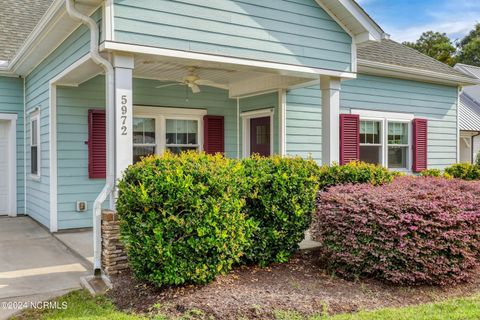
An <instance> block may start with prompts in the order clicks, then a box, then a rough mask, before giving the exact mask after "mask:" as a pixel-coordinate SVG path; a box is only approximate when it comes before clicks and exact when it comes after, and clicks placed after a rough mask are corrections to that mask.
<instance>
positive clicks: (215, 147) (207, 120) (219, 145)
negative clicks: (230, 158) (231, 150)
mask: <svg viewBox="0 0 480 320" xmlns="http://www.w3.org/2000/svg"><path fill="white" fill-rule="evenodd" d="M203 129H204V134H203V140H204V145H203V151H205V152H206V153H208V154H215V153H224V152H225V117H223V116H205V117H203Z"/></svg>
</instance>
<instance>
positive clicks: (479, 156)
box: [475, 152, 480, 166]
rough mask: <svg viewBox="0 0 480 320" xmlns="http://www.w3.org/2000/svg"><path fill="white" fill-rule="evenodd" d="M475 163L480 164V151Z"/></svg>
mask: <svg viewBox="0 0 480 320" xmlns="http://www.w3.org/2000/svg"><path fill="white" fill-rule="evenodd" d="M475 164H476V165H477V166H480V152H478V153H477V156H476V157H475Z"/></svg>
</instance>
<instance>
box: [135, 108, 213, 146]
mask: <svg viewBox="0 0 480 320" xmlns="http://www.w3.org/2000/svg"><path fill="white" fill-rule="evenodd" d="M206 115H207V110H205V109H187V108H170V107H147V106H134V107H133V117H134V118H148V119H155V144H156V148H155V151H156V154H157V155H162V154H163V153H164V152H165V150H167V137H166V135H167V131H166V128H167V126H166V125H167V119H169V120H170V119H171V120H194V121H197V122H198V137H197V139H198V141H197V145H195V146H198V151H199V152H201V151H203V117H204V116H206ZM137 146H138V144H137ZM169 146H171V145H169ZM176 146H184V147H189V146H193V145H176Z"/></svg>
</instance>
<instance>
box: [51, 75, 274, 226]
mask: <svg viewBox="0 0 480 320" xmlns="http://www.w3.org/2000/svg"><path fill="white" fill-rule="evenodd" d="M159 84H160V83H159V82H158V81H152V80H145V79H134V81H133V102H134V105H138V106H156V107H176V108H191V109H206V110H207V113H208V114H209V115H222V116H224V117H225V151H226V155H227V156H228V157H232V158H235V157H237V123H238V121H237V101H236V100H235V99H230V98H229V97H228V92H227V91H226V90H220V89H215V88H210V87H202V92H201V93H199V94H195V95H192V94H191V93H189V96H188V99H187V96H186V90H185V88H184V87H181V86H179V87H169V88H165V89H156V88H155V87H156V86H158V85H159ZM104 88H105V85H104V78H103V77H101V76H99V77H96V78H94V79H92V80H90V81H88V82H86V83H84V84H82V85H81V86H79V87H77V88H73V87H71V88H68V87H65V88H59V89H58V93H57V97H58V101H57V103H58V109H57V110H58V111H57V132H58V151H57V153H58V219H59V228H60V229H68V228H80V227H90V226H92V218H91V217H92V214H91V210H92V206H93V201H94V200H95V198H96V197H97V195H98V193H99V192H100V190H101V188H102V186H103V184H104V182H105V181H104V180H102V179H100V180H91V179H89V178H88V147H87V145H85V141H86V140H87V139H88V127H87V123H88V118H87V115H88V110H89V109H91V108H96V109H103V108H104V105H105V91H104ZM277 104H278V98H277V94H276V93H275V94H267V95H262V96H258V97H252V98H247V99H242V100H241V109H242V110H244V111H246V110H256V109H263V108H269V107H270V108H271V107H274V108H277ZM275 113H276V114H277V115H278V112H275ZM275 119H276V120H275V122H274V123H275V130H278V117H276V118H275ZM274 139H275V140H274V141H275V149H274V150H275V152H276V151H277V150H278V143H277V142H276V141H278V139H277V135H275V138H274ZM240 150H241V149H240ZM77 200H85V201H87V202H88V207H89V210H88V212H85V213H77V212H75V203H76V201H77Z"/></svg>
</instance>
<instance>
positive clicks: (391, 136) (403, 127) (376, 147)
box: [352, 110, 414, 170]
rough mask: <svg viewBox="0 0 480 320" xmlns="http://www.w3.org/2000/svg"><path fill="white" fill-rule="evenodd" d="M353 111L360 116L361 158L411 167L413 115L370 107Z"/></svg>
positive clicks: (399, 166) (399, 168)
mask: <svg viewBox="0 0 480 320" xmlns="http://www.w3.org/2000/svg"><path fill="white" fill-rule="evenodd" d="M352 114H357V115H359V116H360V130H359V131H360V161H364V162H367V163H373V164H379V165H382V166H384V167H387V168H390V169H396V170H410V168H411V164H412V159H411V158H412V152H411V145H412V142H411V141H412V137H411V133H410V132H411V131H412V121H413V119H414V115H412V114H405V113H394V112H379V111H370V110H352Z"/></svg>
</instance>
